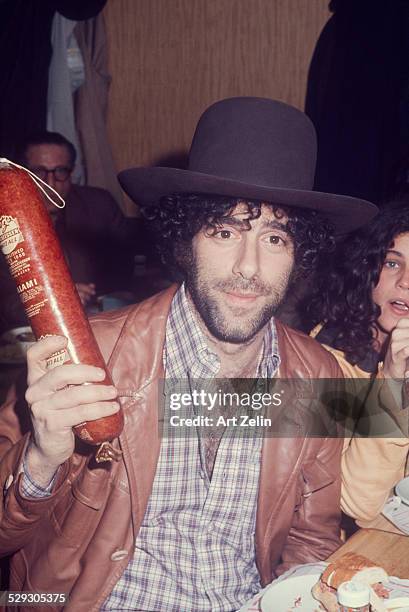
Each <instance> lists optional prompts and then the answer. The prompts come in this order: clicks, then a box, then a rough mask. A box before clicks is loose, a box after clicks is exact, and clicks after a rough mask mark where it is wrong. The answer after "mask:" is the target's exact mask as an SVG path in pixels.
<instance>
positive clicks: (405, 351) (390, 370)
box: [383, 318, 409, 379]
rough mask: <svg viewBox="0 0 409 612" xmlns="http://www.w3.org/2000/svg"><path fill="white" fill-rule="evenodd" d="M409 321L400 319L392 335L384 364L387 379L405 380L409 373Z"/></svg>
mask: <svg viewBox="0 0 409 612" xmlns="http://www.w3.org/2000/svg"><path fill="white" fill-rule="evenodd" d="M408 358H409V319H406V318H402V319H399V321H398V323H397V325H396V327H395V329H394V330H393V331H392V333H391V337H390V341H389V347H388V350H387V353H386V356H385V361H384V364H383V373H384V375H385V377H386V378H395V379H403V378H404V377H405V372H407V371H409V367H408V363H407V359H408Z"/></svg>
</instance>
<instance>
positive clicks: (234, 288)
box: [215, 278, 272, 295]
mask: <svg viewBox="0 0 409 612" xmlns="http://www.w3.org/2000/svg"><path fill="white" fill-rule="evenodd" d="M215 287H216V288H217V289H221V290H222V291H231V292H233V293H236V292H237V293H256V294H257V295H270V294H271V292H272V289H271V287H270V286H269V285H266V284H265V283H263V282H262V281H260V280H258V279H246V278H237V279H231V280H223V281H218V282H217V283H216V284H215Z"/></svg>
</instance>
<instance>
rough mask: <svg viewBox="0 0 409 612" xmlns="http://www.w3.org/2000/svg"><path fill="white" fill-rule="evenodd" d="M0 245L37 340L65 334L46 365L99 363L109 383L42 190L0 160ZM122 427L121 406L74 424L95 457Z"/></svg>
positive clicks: (111, 453) (102, 455)
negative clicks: (111, 412)
mask: <svg viewBox="0 0 409 612" xmlns="http://www.w3.org/2000/svg"><path fill="white" fill-rule="evenodd" d="M0 248H1V249H2V251H3V253H4V255H5V258H6V260H7V263H8V266H9V269H10V272H11V274H12V276H13V277H14V280H15V282H16V285H17V292H18V293H19V296H20V299H21V301H22V303H23V306H24V308H25V311H26V313H27V316H28V318H29V320H30V324H31V327H32V329H33V332H34V335H35V337H36V338H37V339H39V338H42V337H44V336H47V335H53V334H58V335H63V336H66V337H67V338H68V346H67V350H64V351H62V352H59V353H56V354H55V355H53V356H52V358H51V359H50V360H49V363H48V367H55V366H57V365H59V364H62V363H67V362H72V363H84V364H89V365H95V366H98V367H101V368H104V369H105V371H106V377H105V379H104V380H103V381H102V384H112V381H111V377H110V374H109V372H108V370H107V369H106V366H105V363H104V360H103V358H102V355H101V352H100V350H99V348H98V345H97V343H96V340H95V338H94V336H93V334H92V330H91V327H90V324H89V322H88V319H87V317H86V316H85V313H84V311H83V308H82V304H81V301H80V298H79V296H78V293H77V290H76V288H75V285H74V283H73V281H72V278H71V275H70V272H69V270H68V267H67V264H66V262H65V258H64V254H63V252H62V249H61V246H60V244H59V241H58V238H57V236H56V234H55V231H54V228H53V225H52V223H51V220H50V216H49V214H48V212H47V209H46V207H45V204H44V202H43V198H42V195H41V193H40V191H39V189H38V188H37V186H36V184H35V182H34V181H33V179H32V178H31V177H30V175H29V174H28V173H27V172H26V171H25V170H23V169H19V168H16V167H14V166H12V165H10V164H8V163H5V162H0ZM122 428H123V414H122V411H119V412H118V413H116V414H114V415H111V416H107V417H104V418H101V419H98V420H96V421H87V422H85V423H81V424H80V425H77V426H75V427H74V432H75V434H76V435H77V436H78V437H79V438H81V440H83V441H85V442H88V443H89V444H92V445H98V446H99V445H101V446H100V448H99V449H98V452H97V455H96V458H97V460H98V461H106V460H111V459H112V458H114V459H116V458H117V457H118V454H117V452H116V451H115V450H114V448H113V447H112V446H111V445H110V444H109V441H111V440H113V439H114V438H116V437H117V436H119V434H120V433H121V431H122Z"/></svg>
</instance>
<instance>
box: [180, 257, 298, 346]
mask: <svg viewBox="0 0 409 612" xmlns="http://www.w3.org/2000/svg"><path fill="white" fill-rule="evenodd" d="M292 278H293V274H292V273H290V274H288V273H284V274H283V275H282V276H281V277H279V278H278V279H276V281H275V282H274V284H271V285H270V284H267V283H264V282H262V281H260V280H259V279H257V278H255V279H245V278H242V277H236V278H230V279H225V280H216V281H214V282H212V281H211V279H207V278H206V275H205V274H203V269H202V268H201V267H200V266H199V265H198V264H197V261H191V265H190V266H189V269H188V270H186V286H187V289H188V292H189V294H190V297H191V299H192V301H193V304H194V305H195V307H196V310H197V311H198V313H199V315H200V317H201V319H202V320H203V322H204V324H205V325H206V327H207V329H208V330H209V332H210V333H211V334H212V335H213V336H214V337H215V338H216V339H217V340H221V341H223V342H230V343H233V344H243V343H245V342H248V341H250V340H251V339H252V338H254V336H255V335H256V334H257V333H258V332H259V331H260V330H261V329H262V328H263V327H264V326H265V325H266V324H267V323H268V321H269V320H270V319H271V318H272V317H273V316H274V314H275V313H276V311H277V310H278V308H279V306H280V305H281V304H282V302H283V301H284V299H285V296H286V294H287V291H288V288H289V287H290V285H291V282H292ZM212 290H215V291H216V293H217V295H218V298H219V300H220V299H223V292H232V293H249V294H252V293H253V294H256V295H259V296H269V297H270V299H269V301H268V302H267V303H266V304H264V306H263V307H262V308H260V310H259V311H258V312H256V313H249V317H251V319H250V318H248V319H247V320H246V321H244V322H243V321H242V323H241V324H240V314H243V315H245V314H246V313H247V309H245V308H242V309H240V306H237V307H235V310H236V317H238V320H239V322H238V323H235V321H234V319H235V316H234V313H232V314H231V317H227V316H226V315H225V314H224V313H223V312H222V310H221V309H220V308H219V305H218V300H217V298H216V297H213V296H212ZM243 323H244V324H243Z"/></svg>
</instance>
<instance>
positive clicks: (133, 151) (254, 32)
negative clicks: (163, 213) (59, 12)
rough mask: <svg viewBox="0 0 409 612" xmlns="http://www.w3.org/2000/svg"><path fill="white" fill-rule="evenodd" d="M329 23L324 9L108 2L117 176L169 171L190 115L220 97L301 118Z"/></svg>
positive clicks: (288, 4) (186, 137)
mask: <svg viewBox="0 0 409 612" xmlns="http://www.w3.org/2000/svg"><path fill="white" fill-rule="evenodd" d="M329 15H330V13H329V11H328V0H109V1H108V3H107V6H106V8H105V10H104V17H105V20H106V28H107V38H108V44H109V56H110V72H111V75H112V85H111V91H110V101H109V134H110V139H111V143H112V147H113V153H114V158H115V161H116V164H117V168H118V169H123V168H126V167H130V166H133V165H152V164H155V163H158V161H159V160H162V159H163V158H164V157H168V156H169V155H170V154H172V155H175V159H174V161H175V162H176V164H177V161H178V160H177V157H178V155H179V153H180V152H183V151H185V150H186V149H188V148H189V145H190V141H191V138H192V135H193V130H194V127H195V125H196V122H197V119H198V118H199V116H200V114H201V113H202V111H203V110H204V109H205V108H206V107H207V106H208V105H209V104H211V103H212V102H214V101H216V100H218V99H220V98H224V97H228V96H238V95H251V96H266V97H271V98H276V99H279V100H283V101H285V102H288V103H290V104H293V105H295V106H297V107H299V108H301V109H302V108H303V107H304V98H305V90H306V81H307V73H308V66H309V63H310V60H311V56H312V53H313V50H314V46H315V43H316V41H317V38H318V36H319V34H320V32H321V29H322V27H323V25H324V24H325V22H326V21H327V19H328V17H329ZM169 165H173V164H172V162H171V161H170V164H169ZM127 208H128V212H131V210H130V209H131V208H132V206H131V205H130V204H129V202H128V204H127Z"/></svg>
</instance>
